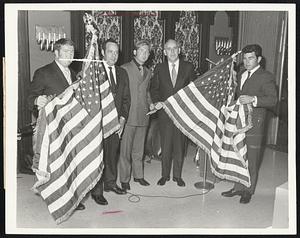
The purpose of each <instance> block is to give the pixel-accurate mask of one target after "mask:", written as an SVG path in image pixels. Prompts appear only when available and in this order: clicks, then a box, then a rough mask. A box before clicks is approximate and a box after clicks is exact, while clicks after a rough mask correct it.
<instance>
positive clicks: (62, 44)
mask: <svg viewBox="0 0 300 238" xmlns="http://www.w3.org/2000/svg"><path fill="white" fill-rule="evenodd" d="M54 54H55V60H54V61H53V62H52V63H50V64H48V65H45V66H43V67H41V68H39V69H37V70H36V71H35V72H34V75H33V80H32V82H31V85H30V92H29V98H28V105H29V109H30V110H31V111H34V110H35V109H40V108H42V107H44V106H45V105H46V104H47V102H48V101H49V100H50V99H51V98H52V97H53V96H55V95H59V94H60V93H62V92H63V91H64V90H65V89H66V88H67V87H68V86H69V85H70V84H72V82H74V81H75V80H76V74H75V72H74V71H73V70H72V69H70V68H69V65H70V64H71V63H72V60H73V57H74V43H73V41H71V40H70V39H65V38H62V39H59V40H58V41H56V42H55V44H54Z"/></svg>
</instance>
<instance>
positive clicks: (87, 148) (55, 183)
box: [33, 44, 119, 223]
mask: <svg viewBox="0 0 300 238" xmlns="http://www.w3.org/2000/svg"><path fill="white" fill-rule="evenodd" d="M95 48H96V47H95V44H91V47H90V49H89V51H88V52H89V53H88V55H87V59H94V58H95V55H96V51H95ZM118 128H119V121H118V113H117V110H116V108H115V104H114V100H113V96H112V93H111V91H110V89H109V83H108V80H107V78H106V75H105V70H104V68H103V66H102V63H101V62H100V61H97V60H94V61H86V63H84V65H83V69H82V78H81V79H80V80H79V81H77V82H76V83H75V84H74V85H71V86H70V87H68V88H67V89H66V90H65V91H64V92H63V93H62V94H61V95H59V96H57V97H55V98H54V99H53V100H52V101H50V102H49V103H48V104H47V105H46V106H45V107H44V108H43V109H41V111H40V113H39V118H38V121H37V145H36V152H35V155H34V161H33V170H34V171H35V172H36V176H37V182H36V183H35V184H34V186H33V190H34V191H35V192H37V193H39V194H40V195H41V197H42V198H43V199H44V201H45V202H46V204H47V206H48V210H49V212H50V214H51V215H52V217H53V218H54V220H55V221H56V222H57V223H61V222H62V221H65V220H66V219H68V218H69V216H70V215H71V214H72V212H73V211H74V209H75V208H76V207H77V206H78V204H79V203H80V202H81V200H82V198H83V197H84V196H85V195H86V194H87V193H88V192H89V191H90V190H91V189H92V188H93V187H94V186H95V184H96V183H97V182H98V180H99V179H100V177H101V175H102V171H103V167H104V166H103V139H104V138H106V137H108V136H109V135H110V134H112V133H114V132H115V131H116V130H117V129H118Z"/></svg>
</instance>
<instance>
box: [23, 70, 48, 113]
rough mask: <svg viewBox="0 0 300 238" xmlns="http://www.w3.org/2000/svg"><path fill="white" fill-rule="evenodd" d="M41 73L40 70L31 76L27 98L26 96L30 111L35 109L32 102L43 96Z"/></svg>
mask: <svg viewBox="0 0 300 238" xmlns="http://www.w3.org/2000/svg"><path fill="white" fill-rule="evenodd" d="M43 78H44V76H43V72H42V71H41V70H37V71H35V73H34V75H33V80H32V82H31V83H30V89H29V96H28V100H27V103H28V108H29V110H30V111H33V110H34V108H35V105H34V100H35V99H36V98H37V97H38V96H40V95H43V92H44V84H43Z"/></svg>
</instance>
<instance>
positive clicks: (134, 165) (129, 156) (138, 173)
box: [120, 40, 154, 190]
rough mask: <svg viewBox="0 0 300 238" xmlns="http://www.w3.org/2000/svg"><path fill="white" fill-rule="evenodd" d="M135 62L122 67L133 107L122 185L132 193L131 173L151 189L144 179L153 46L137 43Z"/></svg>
mask: <svg viewBox="0 0 300 238" xmlns="http://www.w3.org/2000/svg"><path fill="white" fill-rule="evenodd" d="M133 53H134V58H133V60H132V61H130V62H128V63H126V64H124V65H122V67H123V68H124V69H125V70H126V71H127V73H128V77H129V88H130V97H131V105H130V110H129V116H128V120H127V122H126V125H125V129H124V135H123V137H122V141H121V148H120V181H121V184H122V188H123V189H125V190H129V189H130V185H129V181H130V178H131V172H132V175H133V179H134V181H135V182H138V183H140V184H141V185H142V186H148V185H150V184H149V183H148V182H147V181H146V180H145V178H144V166H143V156H144V142H145V137H146V132H147V126H148V122H149V116H148V115H147V113H148V111H149V109H150V107H151V106H152V107H154V106H153V104H152V101H151V97H150V93H149V87H148V86H149V82H150V78H151V71H150V70H149V69H148V68H147V67H145V66H144V63H145V62H146V61H147V59H148V57H149V54H150V42H149V41H147V40H140V41H137V42H136V43H135V49H134V51H133Z"/></svg>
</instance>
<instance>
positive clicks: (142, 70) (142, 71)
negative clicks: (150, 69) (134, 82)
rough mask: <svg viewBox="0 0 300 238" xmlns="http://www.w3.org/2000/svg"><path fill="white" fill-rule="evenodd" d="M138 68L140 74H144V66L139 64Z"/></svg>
mask: <svg viewBox="0 0 300 238" xmlns="http://www.w3.org/2000/svg"><path fill="white" fill-rule="evenodd" d="M139 70H140V73H141V75H142V77H143V76H144V68H143V65H140V66H139Z"/></svg>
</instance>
